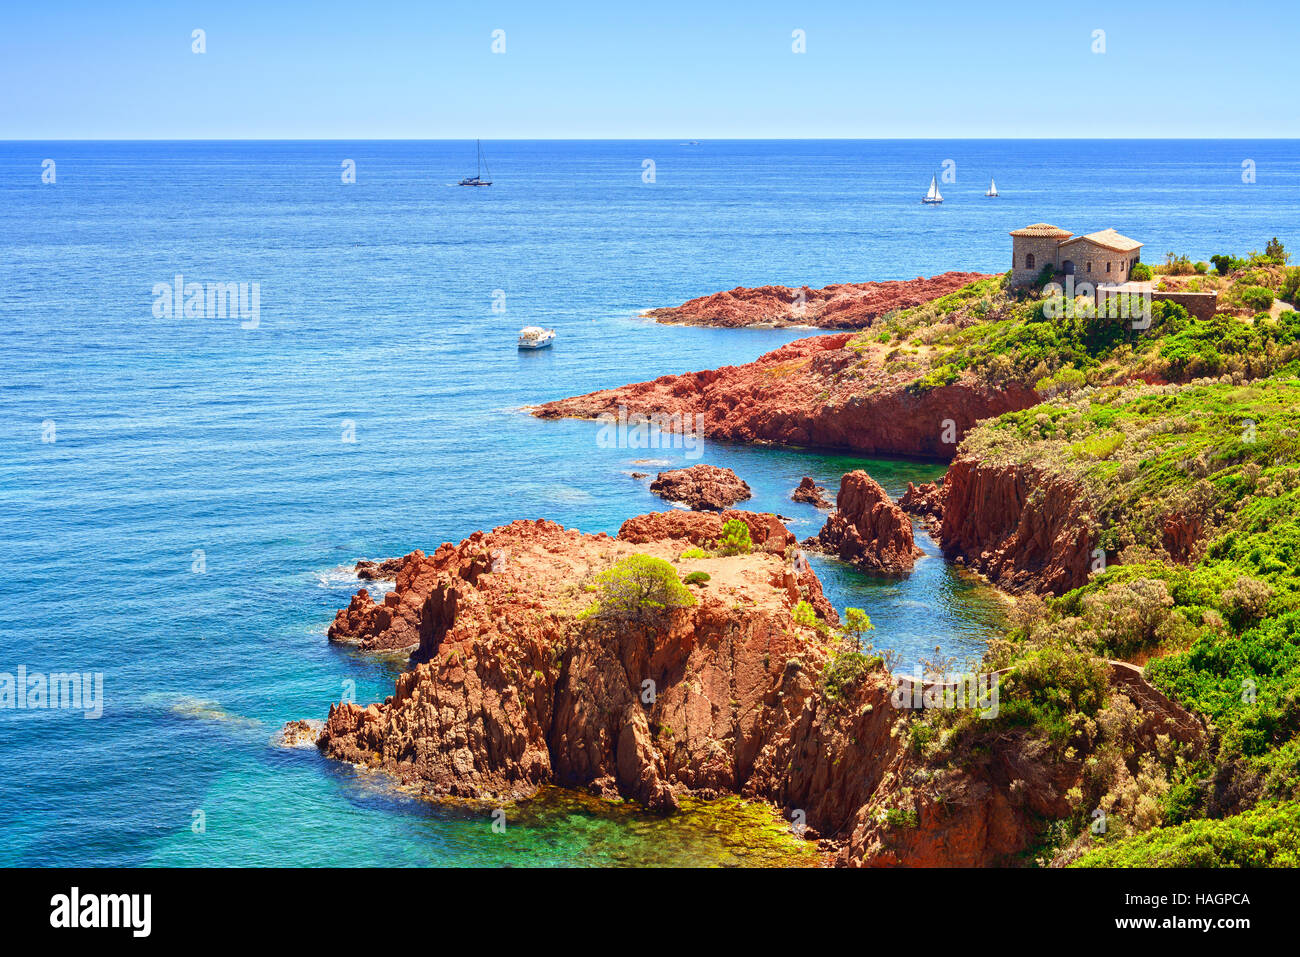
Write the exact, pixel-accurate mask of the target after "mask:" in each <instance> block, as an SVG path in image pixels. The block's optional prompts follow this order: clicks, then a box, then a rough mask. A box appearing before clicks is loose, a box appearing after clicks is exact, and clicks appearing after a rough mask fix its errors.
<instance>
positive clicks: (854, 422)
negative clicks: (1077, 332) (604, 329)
mask: <svg viewBox="0 0 1300 957" xmlns="http://www.w3.org/2000/svg"><path fill="white" fill-rule="evenodd" d="M851 338H852V336H851V335H850V334H847V333H840V334H836V335H824V336H813V337H811V338H808V339H799V340H796V341H795V342H791V343H789V344H787V345H785V346H783V347H781V348H780V349H777V350H775V351H774V352H769V353H767V354H766V355H764V356H762V357H760V358H759V359H757V360H756V361H754V362H751V363H749V364H747V365H741V366H724V367H722V368H721V369H713V370H708V371H704V372H688V373H686V374H684V375H669V376H661V377H660V378H658V379H655V380H654V381H652V382H639V383H635V384H633V385H626V386H621V387H619V388H616V389H605V390H603V391H600V392H592V393H590V394H588V395H583V396H577V397H575V398H571V399H561V400H559V401H556V402H548V403H546V404H545V405H541V406H537V407H536V408H534V409H533V410H532V411H533V414H534V415H536V416H539V417H540V418H547V419H555V418H586V419H594V418H597V417H598V416H601V415H604V414H609V415H613V416H617V415H619V412H620V409H622V410H623V411H624V413H625V414H626V415H628V416H629V417H631V416H635V415H642V416H652V415H658V416H660V417H661V418H662V417H669V418H670V417H672V416H676V415H680V416H682V417H683V419H682V420H681V421H685V422H690V423H691V427H692V428H694V429H696V430H697V431H698V432H699V433H700V434H702V435H703V436H704V437H705V438H710V439H718V440H722V441H727V442H770V443H774V444H778V445H794V446H808V447H817V448H839V449H851V450H853V451H855V452H861V453H864V454H873V453H890V454H896V455H920V456H928V457H932V458H942V459H948V458H951V457H952V455H953V454H954V452H955V450H956V447H957V443H958V442H959V441H960V439H961V438H962V436H964V435H965V433H966V431H967V430H969V429H970V428H971V427H972V426H973V425H974V424H975V423H976V422H977V421H978V420H979V419H983V418H987V417H989V416H995V415H1001V414H1002V413H1003V412H1011V411H1015V410H1017V409H1025V408H1029V407H1030V406H1032V405H1037V404H1038V401H1039V399H1038V396H1037V394H1036V393H1035V392H1034V391H1033V390H1032V389H1029V388H1025V387H1023V386H1018V385H1014V384H1013V385H1008V386H1006V387H994V386H991V385H989V384H987V383H984V382H980V381H978V380H976V379H973V378H970V377H962V378H959V379H958V380H957V381H956V382H953V383H950V384H948V385H943V386H938V387H935V388H931V389H924V390H916V389H915V388H909V386H914V385H915V383H914V379H915V375H916V373H915V372H914V371H907V370H906V369H902V368H899V369H897V370H895V371H887V369H886V357H885V354H884V352H883V351H882V350H879V349H876V348H874V347H872V346H870V344H868V345H866V346H863V345H861V344H859V345H858V346H857V347H856V348H848V344H849V340H850V339H851ZM687 415H690V416H692V418H691V419H685V416H687Z"/></svg>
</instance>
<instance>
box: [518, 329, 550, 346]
mask: <svg viewBox="0 0 1300 957" xmlns="http://www.w3.org/2000/svg"><path fill="white" fill-rule="evenodd" d="M554 341H555V330H554V329H543V328H542V327H541V326H524V328H522V329H520V330H519V348H520V349H545V348H546V347H547V346H549V345H550V344H551V343H552V342H554Z"/></svg>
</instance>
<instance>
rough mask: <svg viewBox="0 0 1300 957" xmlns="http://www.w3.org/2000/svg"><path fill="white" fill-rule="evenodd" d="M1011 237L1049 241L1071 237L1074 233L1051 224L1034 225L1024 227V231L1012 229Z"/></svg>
mask: <svg viewBox="0 0 1300 957" xmlns="http://www.w3.org/2000/svg"><path fill="white" fill-rule="evenodd" d="M1011 235H1012V236H1046V237H1048V238H1050V239H1065V238H1066V237H1067V236H1073V235H1074V233H1072V232H1070V231H1069V230H1068V229H1062V228H1061V227H1060V226H1053V225H1052V224H1051V223H1034V224H1033V225H1030V226H1026V227H1025V228H1024V229H1013V230H1012V231H1011Z"/></svg>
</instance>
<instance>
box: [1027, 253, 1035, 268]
mask: <svg viewBox="0 0 1300 957" xmlns="http://www.w3.org/2000/svg"><path fill="white" fill-rule="evenodd" d="M1025 268H1026V269H1033V268H1034V254H1033V253H1025Z"/></svg>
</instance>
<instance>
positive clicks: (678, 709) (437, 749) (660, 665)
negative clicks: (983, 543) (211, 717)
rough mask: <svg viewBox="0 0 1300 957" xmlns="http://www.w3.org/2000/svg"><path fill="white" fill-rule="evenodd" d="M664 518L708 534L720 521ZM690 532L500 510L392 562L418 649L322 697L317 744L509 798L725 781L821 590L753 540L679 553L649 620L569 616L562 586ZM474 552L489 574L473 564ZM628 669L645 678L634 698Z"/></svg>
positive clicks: (377, 623)
mask: <svg viewBox="0 0 1300 957" xmlns="http://www.w3.org/2000/svg"><path fill="white" fill-rule="evenodd" d="M669 514H672V513H669ZM680 514H681V515H683V516H684V517H686V518H689V519H694V520H696V521H695V522H692V523H690V524H691V525H692V526H694V525H706V524H712V523H713V522H716V523H717V527H718V529H719V530H720V529H721V522H722V520H723V517H724V516H718V515H711V514H710V515H703V514H694V513H680ZM727 514H731V515H735V516H738V517H746V516H750V513H743V512H742V513H727ZM766 518H767V517H766V516H752V519H753V521H754V525H753V527H754V528H755V529H756V530H757V531H758V532H760V533H762V534H765V536H766V538H765V540H764V544H767V545H771V544H774V543H781V545H782V550H783V548H784V544H783V541H782V540H783V539H784V537H785V536H788V534H789V533H788V532H786V533H785V536H782V535H778V534H776V533H775V530H774V529H772V528H771V526H770V523H769V522H767V521H766ZM710 520H711V521H710ZM636 527H638V528H641V529H645V528H646V527H647V523H645V522H640V523H638V525H637V526H636ZM669 531H677V529H669ZM691 531H695V530H694V529H691ZM696 534H697V535H698V532H697V533H696ZM790 538H791V539H792V538H793V536H790ZM692 540H693V539H692V538H691V537H690V536H689V535H684V536H674V537H671V538H667V539H660V540H658V541H655V542H640V543H637V544H632V543H629V542H626V541H622V540H618V539H611V538H609V537H608V536H605V535H598V536H590V535H580V534H579V533H577V532H576V531H571V530H566V529H564V528H562V527H561V526H559V525H556V524H555V523H553V522H545V521H538V522H515V523H513V524H511V525H508V526H505V527H503V528H498V529H495V530H494V531H492V532H490V533H488V534H486V535H485V534H483V533H481V532H478V533H475V534H474V535H472V536H471V537H470V538H468V539H466V540H465V541H463V542H461V543H460V544H459V545H450V544H447V545H443V546H441V547H440V548H439V549H438V550H437V551H436V552H434V554H433V555H432V556H430V557H427V558H423V559H422V560H419V561H416V562H411V563H408V565H407V567H406V568H404V569H403V571H402V574H401V575H400V576H399V579H398V584H397V599H396V601H395V602H394V603H393V607H397V608H403V609H417V610H418V613H417V614H416V616H415V620H413V621H411V622H409V623H408V624H409V627H411V628H412V629H414V630H415V631H416V632H418V633H419V634H420V635H421V644H420V648H419V652H418V654H417V655H416V656H415V657H416V659H417V660H419V661H421V663H419V664H417V665H416V666H415V668H414V669H413V670H411V671H409V672H407V673H405V674H403V675H402V676H401V677H400V678H399V679H398V681H397V685H396V689H395V692H394V694H393V696H392V697H390V698H389V699H387V700H386V701H385V702H383V703H382V704H372V705H369V706H367V707H364V708H363V707H360V706H358V705H354V704H347V703H345V704H340V705H336V706H334V707H333V708H331V710H330V715H329V720H328V721H327V722H326V725H325V728H324V730H323V732H322V733H321V737H320V747H321V748H322V750H324V751H325V753H326V754H328V755H330V756H333V757H336V758H340V759H343V760H347V761H351V762H354V763H357V764H363V765H367V766H373V767H376V768H382V769H384V770H387V771H389V772H391V773H393V774H395V775H397V776H398V777H400V778H401V779H403V780H405V781H407V782H410V783H419V784H420V785H422V786H423V788H424V790H425V791H426V792H427V793H429V794H431V795H457V796H466V797H470V796H473V797H518V796H522V795H524V794H527V793H529V792H531V790H532V789H534V788H535V787H536V786H537V785H539V784H541V783H545V782H555V783H559V784H566V785H575V786H576V785H582V786H591V787H595V788H597V789H598V790H601V791H603V792H606V793H610V794H613V793H620V794H624V795H627V796H630V797H635V798H636V799H638V800H640V801H642V802H643V803H645V804H646V805H647V806H649V807H671V806H673V805H674V804H675V800H676V799H675V794H676V793H678V792H680V791H681V790H683V789H690V790H696V791H703V792H709V791H722V790H737V789H738V788H739V787H740V785H741V783H742V782H743V780H744V777H746V776H747V769H748V765H749V763H751V762H752V760H753V756H754V755H755V754H756V752H757V750H758V745H759V741H758V739H757V737H756V734H757V731H758V722H759V718H760V715H761V714H762V711H763V704H762V702H763V701H764V699H765V697H766V695H767V694H768V693H769V692H770V691H771V689H772V686H773V684H774V683H775V682H776V681H777V680H778V679H779V678H780V676H781V675H782V674H783V672H784V668H785V665H786V663H787V661H788V660H789V659H790V658H791V657H793V656H796V655H805V656H808V655H811V656H812V658H818V657H819V656H823V655H824V652H822V651H821V650H820V648H821V645H820V642H819V641H810V638H809V635H805V634H804V633H803V632H802V630H801V629H799V628H797V627H795V626H794V625H793V624H792V621H791V618H790V609H791V607H792V606H793V605H794V603H795V602H796V601H797V600H799V599H800V598H802V597H804V595H805V594H807V595H808V600H812V601H813V603H814V605H815V606H816V605H818V604H822V605H824V604H825V599H824V598H823V597H822V595H821V589H820V584H819V583H818V582H817V580H816V577H815V575H811V573H810V571H809V574H807V575H801V574H800V573H799V572H798V570H797V569H795V568H793V567H791V566H790V565H788V564H787V563H786V561H785V559H784V558H783V557H778V556H777V555H776V554H773V553H772V552H771V551H763V550H759V551H755V552H754V553H752V554H749V555H743V556H734V557H718V558H709V559H699V560H692V565H693V566H696V565H698V567H699V568H701V569H708V570H709V571H710V574H711V579H710V582H709V587H708V589H706V590H704V591H702V592H699V593H698V594H699V599H698V603H697V604H696V605H695V606H693V607H690V608H685V609H679V610H677V611H674V612H672V613H670V614H669V615H667V616H665V618H664V619H663V620H662V621H661V622H659V623H657V624H656V625H654V626H652V627H649V628H646V627H640V626H636V627H634V626H631V625H628V626H627V627H615V626H612V625H608V624H604V623H601V622H597V621H584V620H581V619H579V618H578V617H577V612H578V611H580V610H581V609H582V608H583V607H584V606H585V605H586V604H587V602H588V601H589V599H588V598H587V597H586V595H585V593H584V592H583V591H582V590H581V589H580V588H579V587H577V586H578V585H579V584H580V583H581V582H582V581H584V580H588V579H589V578H590V577H591V576H592V575H593V574H595V573H596V572H597V571H599V570H600V569H602V568H604V567H607V566H608V564H609V563H610V562H611V561H613V560H615V559H617V558H619V557H622V556H625V555H628V554H631V553H633V552H644V553H649V554H657V555H659V556H660V557H665V558H670V559H671V558H673V557H675V556H676V555H677V554H679V553H680V552H681V550H682V548H683V546H684V545H685V544H686V543H688V542H690V541H692ZM486 554H496V555H497V556H498V561H497V562H496V567H497V568H499V569H501V570H500V571H490V566H489V567H488V568H485V567H484V564H483V557H484V555H486ZM810 592H811V593H810ZM354 604H358V602H354ZM359 604H360V605H361V612H360V613H359V619H361V620H360V625H361V627H360V628H359V629H357V630H356V632H354V633H359V635H360V638H361V640H362V642H363V645H364V644H365V643H366V642H367V641H368V640H369V641H370V643H371V644H380V645H382V644H384V643H385V642H386V639H384V637H383V636H384V635H386V634H387V630H388V629H391V627H392V621H393V619H387V620H386V621H387V624H385V620H380V619H377V618H374V617H373V616H372V617H371V618H369V619H366V618H365V615H366V613H368V612H370V611H371V610H372V609H373V608H374V606H373V603H370V604H369V605H367V604H366V602H365V601H362V602H360V603H359ZM367 628H370V629H381V630H379V631H378V632H377V633H376V634H370V633H368V632H367V631H366V629H367ZM376 639H377V640H376ZM810 660H811V659H810ZM646 681H652V682H654V685H655V687H656V689H657V690H656V695H655V700H654V701H653V702H651V703H650V704H649V705H647V703H646V702H645V701H644V700H643V697H642V696H643V692H644V689H645V687H646V686H645V682H646Z"/></svg>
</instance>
